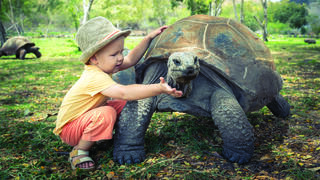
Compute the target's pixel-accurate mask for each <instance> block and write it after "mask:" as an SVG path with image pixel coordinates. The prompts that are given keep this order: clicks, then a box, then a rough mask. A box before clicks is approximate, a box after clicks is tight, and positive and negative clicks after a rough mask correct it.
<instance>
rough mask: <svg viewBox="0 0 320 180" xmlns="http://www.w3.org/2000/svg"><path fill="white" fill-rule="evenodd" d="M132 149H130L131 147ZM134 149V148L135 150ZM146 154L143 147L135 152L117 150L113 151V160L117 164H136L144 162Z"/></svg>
mask: <svg viewBox="0 0 320 180" xmlns="http://www.w3.org/2000/svg"><path fill="white" fill-rule="evenodd" d="M131 148H132V147H131ZM135 149H136V148H135ZM145 158H146V153H145V151H144V147H143V146H142V149H141V147H137V149H136V150H119V149H117V148H115V149H114V151H113V159H114V161H115V162H118V163H119V164H121V165H122V164H136V163H141V162H143V161H144V160H145Z"/></svg>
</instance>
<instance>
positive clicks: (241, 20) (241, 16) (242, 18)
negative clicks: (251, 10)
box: [240, 0, 244, 24]
mask: <svg viewBox="0 0 320 180" xmlns="http://www.w3.org/2000/svg"><path fill="white" fill-rule="evenodd" d="M243 3H244V0H241V4H240V23H241V24H243V23H244V14H243Z"/></svg>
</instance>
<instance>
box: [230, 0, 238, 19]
mask: <svg viewBox="0 0 320 180" xmlns="http://www.w3.org/2000/svg"><path fill="white" fill-rule="evenodd" d="M232 4H233V11H234V18H235V19H236V21H239V18H238V13H237V6H236V2H235V0H232Z"/></svg>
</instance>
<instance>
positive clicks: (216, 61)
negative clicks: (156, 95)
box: [137, 15, 282, 110]
mask: <svg viewBox="0 0 320 180" xmlns="http://www.w3.org/2000/svg"><path fill="white" fill-rule="evenodd" d="M185 51H188V52H190V51H191V52H193V53H195V54H196V55H197V56H198V58H199V59H200V73H202V74H204V75H205V76H206V77H208V78H209V79H211V80H212V81H215V80H216V77H217V76H211V74H212V71H214V72H215V73H217V74H218V76H219V77H223V78H225V79H226V81H228V85H229V86H233V91H237V92H233V93H234V94H235V95H236V96H242V98H244V99H245V100H246V101H247V103H244V104H248V103H249V104H250V106H251V108H250V107H247V108H244V109H248V110H249V109H251V110H254V109H259V108H261V107H262V106H264V105H266V104H267V103H269V102H270V101H271V100H272V99H273V98H274V96H275V95H277V94H278V93H279V91H280V90H281V88H282V79H281V77H280V75H279V74H278V73H277V72H276V71H275V65H274V61H273V58H272V56H271V53H270V51H269V49H268V48H267V47H266V46H265V45H264V43H263V42H262V41H261V40H260V39H259V37H258V36H257V35H255V34H254V33H253V32H252V31H251V30H250V29H249V28H247V27H246V26H244V25H242V24H240V23H238V22H236V21H234V20H232V19H227V18H222V17H213V16H207V15H194V16H190V17H187V18H184V19H181V20H179V21H177V22H176V23H174V24H173V25H171V26H169V27H168V28H167V29H166V30H165V31H164V32H163V33H161V34H160V35H159V36H157V37H156V38H155V39H154V40H153V41H152V42H151V44H150V48H149V50H148V52H147V54H146V55H145V60H144V62H143V64H144V66H141V67H143V68H146V67H148V64H150V63H152V62H154V61H159V60H167V59H168V57H169V56H170V54H172V53H174V52H185ZM141 71H143V70H141ZM137 79H139V77H138V78H137Z"/></svg>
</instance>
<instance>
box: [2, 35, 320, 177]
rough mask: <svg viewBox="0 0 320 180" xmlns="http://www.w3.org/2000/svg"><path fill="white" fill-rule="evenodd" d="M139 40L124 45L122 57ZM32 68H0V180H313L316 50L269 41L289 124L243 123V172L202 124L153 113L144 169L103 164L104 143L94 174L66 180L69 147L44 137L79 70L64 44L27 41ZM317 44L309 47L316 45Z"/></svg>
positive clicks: (74, 52) (13, 64) (261, 116)
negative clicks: (246, 128) (248, 143)
mask: <svg viewBox="0 0 320 180" xmlns="http://www.w3.org/2000/svg"><path fill="white" fill-rule="evenodd" d="M139 40H141V38H140V39H137V38H133V37H129V38H127V39H126V42H125V44H126V46H127V47H128V48H132V47H134V46H135V45H136V44H137V42H138V41H139ZM32 41H34V42H36V44H37V45H38V46H39V47H40V48H41V49H40V51H41V53H42V54H43V56H42V57H41V59H33V58H34V55H29V54H28V56H27V57H28V58H29V59H27V60H24V61H22V60H17V59H13V58H14V56H11V57H2V58H1V61H0V80H1V81H0V86H1V89H0V144H1V146H0V152H1V155H0V179H130V178H131V179H319V177H320V174H319V173H320V172H319V169H320V168H319V161H320V159H319V158H320V141H319V137H320V133H319V132H320V131H319V129H320V121H319V119H320V114H319V112H320V111H319V107H320V98H319V97H320V96H319V95H320V79H319V77H320V74H319V73H320V62H319V59H320V55H319V51H320V46H319V44H313V45H308V44H305V43H304V42H303V39H302V38H287V37H285V36H275V37H273V38H270V40H269V42H268V43H267V46H268V47H269V48H270V49H271V52H272V54H273V57H274V59H275V64H276V67H277V71H278V72H279V73H280V74H281V76H282V78H283V80H284V87H283V90H282V91H281V94H282V95H283V96H284V97H285V98H286V99H287V100H288V101H289V103H290V104H291V113H292V116H291V117H289V118H287V119H281V118H276V117H275V116H273V115H272V114H271V113H270V111H269V110H268V109H267V108H263V109H262V110H260V111H258V112H253V113H248V119H249V120H250V122H251V124H252V125H253V127H254V132H255V137H256V141H255V154H254V156H253V158H252V160H251V161H250V162H249V163H247V164H244V165H238V164H236V163H230V162H227V161H226V160H225V159H223V158H222V157H221V156H220V155H219V154H220V153H221V145H222V140H221V138H220V136H219V131H218V130H217V128H216V127H215V126H214V123H213V121H212V120H211V119H206V118H201V117H194V116H190V115H187V114H183V113H176V112H175V113H155V114H154V115H153V117H152V120H151V123H150V126H149V128H148V130H147V134H146V150H147V159H146V160H145V161H144V162H143V163H140V164H136V165H119V164H117V163H115V162H113V160H112V141H106V142H100V143H97V144H96V145H95V146H94V147H93V149H92V151H91V156H92V157H93V159H94V160H95V162H96V165H97V169H96V170H95V171H93V172H83V171H72V170H71V168H70V164H69V163H68V161H67V159H68V152H70V151H71V149H72V148H71V147H69V146H67V145H66V144H63V143H62V142H61V140H60V139H59V138H58V137H57V136H55V135H54V134H53V133H52V130H53V128H54V126H55V123H54V122H55V120H56V114H57V112H58V109H59V106H60V104H61V101H62V99H63V97H64V95H65V94H66V92H67V90H68V89H69V88H70V87H71V86H72V84H73V83H74V82H75V81H76V80H77V79H78V78H79V76H80V74H81V72H82V69H83V65H82V64H81V63H80V62H79V61H78V60H77V58H78V57H79V55H80V54H81V52H79V51H78V49H77V46H76V45H75V43H74V41H73V39H72V38H40V39H32ZM317 41H319V40H317Z"/></svg>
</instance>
